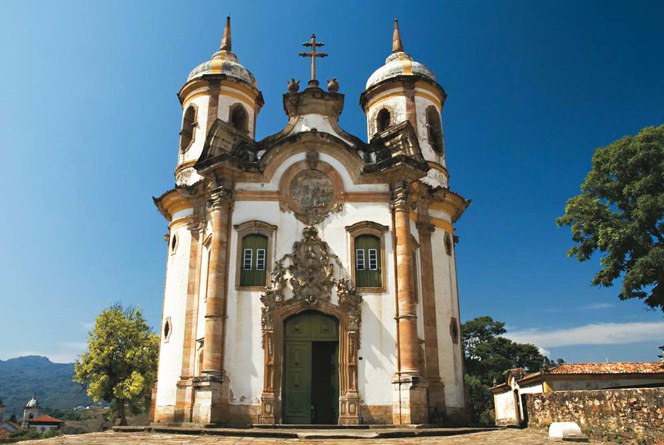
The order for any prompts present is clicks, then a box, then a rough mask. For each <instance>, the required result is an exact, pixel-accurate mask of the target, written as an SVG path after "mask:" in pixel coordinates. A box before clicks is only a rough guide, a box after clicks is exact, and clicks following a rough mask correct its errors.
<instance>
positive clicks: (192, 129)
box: [180, 104, 198, 153]
mask: <svg viewBox="0 0 664 445" xmlns="http://www.w3.org/2000/svg"><path fill="white" fill-rule="evenodd" d="M197 115H198V107H196V105H195V104H190V105H189V106H188V107H187V110H186V111H185V112H184V116H183V118H182V129H181V130H180V152H181V153H184V152H185V151H187V150H189V147H191V146H192V145H193V143H194V140H195V138H196V116H197Z"/></svg>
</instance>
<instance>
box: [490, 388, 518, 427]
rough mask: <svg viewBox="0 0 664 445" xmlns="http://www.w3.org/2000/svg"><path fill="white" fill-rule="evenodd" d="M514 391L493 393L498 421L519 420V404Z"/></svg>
mask: <svg viewBox="0 0 664 445" xmlns="http://www.w3.org/2000/svg"><path fill="white" fill-rule="evenodd" d="M515 402H516V401H515V399H514V393H513V392H512V391H505V392H503V393H500V394H494V395H493V404H494V406H495V412H496V421H500V420H503V421H505V420H510V421H516V422H518V420H519V417H518V413H517V406H516V403H515Z"/></svg>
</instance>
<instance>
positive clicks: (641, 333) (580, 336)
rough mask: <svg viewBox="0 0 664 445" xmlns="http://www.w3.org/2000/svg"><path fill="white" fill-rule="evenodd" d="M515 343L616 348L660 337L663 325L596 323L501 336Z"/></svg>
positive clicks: (539, 345)
mask: <svg viewBox="0 0 664 445" xmlns="http://www.w3.org/2000/svg"><path fill="white" fill-rule="evenodd" d="M505 337H508V338H510V339H512V340H514V341H516V342H519V343H532V344H534V345H536V346H538V347H540V348H555V347H557V346H574V345H617V344H627V343H638V342H643V341H652V340H654V339H657V338H662V337H664V323H662V322H655V323H651V322H640V323H597V324H587V325H584V326H578V327H573V328H564V329H553V330H544V329H523V330H520V331H514V332H508V333H507V334H505Z"/></svg>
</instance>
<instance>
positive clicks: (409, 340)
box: [392, 184, 428, 424]
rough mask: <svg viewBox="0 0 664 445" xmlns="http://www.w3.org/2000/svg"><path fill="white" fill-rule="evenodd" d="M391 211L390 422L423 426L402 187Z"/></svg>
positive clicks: (424, 416) (424, 413)
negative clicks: (393, 361)
mask: <svg viewBox="0 0 664 445" xmlns="http://www.w3.org/2000/svg"><path fill="white" fill-rule="evenodd" d="M392 208H393V212H394V231H395V235H396V253H397V259H396V263H397V330H398V335H399V337H398V344H397V347H398V349H399V351H398V352H399V369H398V371H397V375H395V377H394V379H393V380H392V383H393V385H394V391H395V402H396V403H395V405H394V409H393V415H392V420H393V422H394V423H395V424H416V423H426V422H427V420H428V416H427V402H426V383H425V382H424V381H423V380H422V378H421V376H422V371H421V369H420V357H419V356H420V352H419V351H420V349H419V341H418V338H417V312H416V309H417V302H416V300H415V289H414V282H415V280H414V278H415V277H414V276H413V272H414V271H413V249H412V245H411V238H410V206H409V205H408V189H407V185H406V184H399V185H398V186H397V187H394V188H393V197H392Z"/></svg>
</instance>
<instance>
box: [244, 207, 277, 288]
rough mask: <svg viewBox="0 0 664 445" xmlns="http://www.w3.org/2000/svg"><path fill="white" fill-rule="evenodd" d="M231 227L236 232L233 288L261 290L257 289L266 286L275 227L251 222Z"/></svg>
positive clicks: (259, 222)
mask: <svg viewBox="0 0 664 445" xmlns="http://www.w3.org/2000/svg"><path fill="white" fill-rule="evenodd" d="M233 227H235V230H237V257H236V258H237V260H236V261H237V267H236V270H237V272H236V275H235V286H236V288H237V289H239V290H262V289H257V288H263V287H265V286H267V284H268V277H269V276H270V270H271V267H272V264H273V261H274V260H273V259H272V258H273V256H274V254H273V252H272V249H273V247H272V246H273V245H274V234H275V233H276V231H277V226H274V225H272V224H268V223H266V222H264V221H258V220H251V221H245V222H243V223H241V224H237V225H235V226H233Z"/></svg>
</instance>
